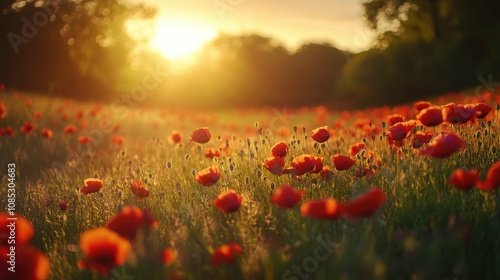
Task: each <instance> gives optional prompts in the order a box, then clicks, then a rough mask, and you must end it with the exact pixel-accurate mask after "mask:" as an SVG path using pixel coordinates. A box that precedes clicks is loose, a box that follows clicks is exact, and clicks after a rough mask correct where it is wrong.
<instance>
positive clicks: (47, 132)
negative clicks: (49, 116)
mask: <svg viewBox="0 0 500 280" xmlns="http://www.w3.org/2000/svg"><path fill="white" fill-rule="evenodd" d="M40 134H41V135H42V137H43V138H47V139H50V138H52V130H50V129H48V128H43V129H42V131H41V132H40Z"/></svg>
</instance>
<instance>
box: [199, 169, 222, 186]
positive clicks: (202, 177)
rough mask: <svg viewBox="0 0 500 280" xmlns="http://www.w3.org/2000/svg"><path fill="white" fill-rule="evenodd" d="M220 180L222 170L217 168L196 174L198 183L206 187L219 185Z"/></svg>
mask: <svg viewBox="0 0 500 280" xmlns="http://www.w3.org/2000/svg"><path fill="white" fill-rule="evenodd" d="M219 179H220V170H219V168H218V167H217V166H212V167H208V168H205V169H203V170H201V171H199V172H198V174H196V181H198V183H200V184H202V185H203V186H205V187H210V186H211V185H213V184H215V183H217V181H219Z"/></svg>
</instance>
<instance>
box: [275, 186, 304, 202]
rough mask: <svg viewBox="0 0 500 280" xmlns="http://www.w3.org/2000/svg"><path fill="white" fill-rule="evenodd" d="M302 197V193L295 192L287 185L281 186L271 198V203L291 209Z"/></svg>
mask: <svg viewBox="0 0 500 280" xmlns="http://www.w3.org/2000/svg"><path fill="white" fill-rule="evenodd" d="M303 195H304V192H303V191H296V190H294V189H293V188H292V186H290V185H289V184H283V185H281V186H280V187H278V188H277V189H276V191H275V192H274V194H273V195H272V196H271V201H272V202H273V203H274V204H276V205H277V206H279V207H283V208H293V207H294V206H295V204H297V202H299V201H300V200H301V199H302V196H303Z"/></svg>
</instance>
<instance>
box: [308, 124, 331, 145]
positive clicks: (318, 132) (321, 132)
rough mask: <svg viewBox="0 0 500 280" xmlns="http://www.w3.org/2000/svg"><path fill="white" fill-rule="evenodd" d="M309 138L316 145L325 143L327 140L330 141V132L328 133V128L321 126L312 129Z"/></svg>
mask: <svg viewBox="0 0 500 280" xmlns="http://www.w3.org/2000/svg"><path fill="white" fill-rule="evenodd" d="M311 138H312V139H313V140H314V141H316V142H318V143H323V142H326V141H327V140H328V139H330V132H328V127H327V126H322V127H318V128H316V129H313V130H312V136H311Z"/></svg>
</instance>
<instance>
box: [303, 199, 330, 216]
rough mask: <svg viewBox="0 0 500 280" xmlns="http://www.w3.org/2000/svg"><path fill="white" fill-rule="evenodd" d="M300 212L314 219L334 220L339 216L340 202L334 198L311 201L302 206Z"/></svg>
mask: <svg viewBox="0 0 500 280" xmlns="http://www.w3.org/2000/svg"><path fill="white" fill-rule="evenodd" d="M300 214H302V216H304V217H309V218H314V219H320V220H334V219H337V218H338V217H339V204H338V202H337V200H335V199H333V198H325V199H318V200H313V201H309V202H306V203H304V204H302V205H301V206H300Z"/></svg>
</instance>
